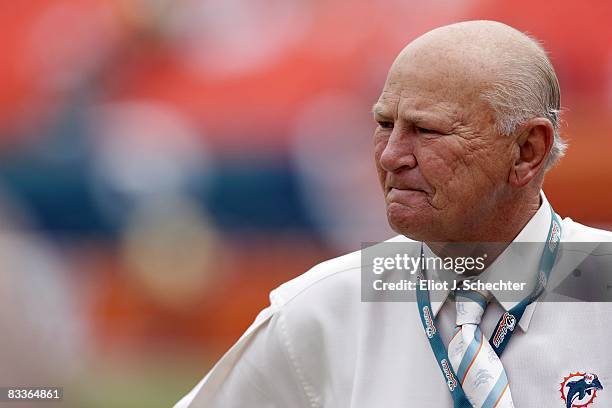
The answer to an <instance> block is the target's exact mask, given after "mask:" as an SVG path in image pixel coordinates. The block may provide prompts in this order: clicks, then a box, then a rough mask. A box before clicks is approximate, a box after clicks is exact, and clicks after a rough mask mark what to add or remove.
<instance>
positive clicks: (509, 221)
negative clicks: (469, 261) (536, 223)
mask: <svg viewBox="0 0 612 408" xmlns="http://www.w3.org/2000/svg"><path fill="white" fill-rule="evenodd" d="M541 204H542V200H541V197H540V194H539V190H538V193H537V195H533V196H530V197H528V198H525V197H521V198H520V199H518V198H517V199H515V200H509V201H507V202H506V203H504V204H503V205H499V206H498V207H496V208H495V211H494V212H492V213H491V214H490V216H489V217H488V219H487V220H482V221H483V222H481V223H479V225H478V228H474V229H472V230H471V231H470V234H468V235H465V236H464V239H461V240H457V239H454V240H447V241H446V242H443V241H437V242H430V241H427V242H426V244H427V246H428V247H429V248H430V249H431V250H432V251H433V252H434V253H435V254H436V255H438V256H440V257H447V256H450V257H458V256H472V255H474V254H476V253H480V254H482V253H483V252H486V253H487V254H488V255H489V257H488V258H489V261H490V262H493V261H494V260H495V259H496V258H497V256H498V255H499V254H501V253H502V252H503V251H504V250H505V249H506V247H507V246H508V245H510V243H511V242H512V241H513V240H514V239H515V238H516V237H517V235H518V234H519V233H520V232H521V231H522V230H523V229H524V228H525V226H526V225H527V223H529V221H530V220H531V218H533V216H534V215H535V214H536V213H537V211H538V209H539V208H540V205H541Z"/></svg>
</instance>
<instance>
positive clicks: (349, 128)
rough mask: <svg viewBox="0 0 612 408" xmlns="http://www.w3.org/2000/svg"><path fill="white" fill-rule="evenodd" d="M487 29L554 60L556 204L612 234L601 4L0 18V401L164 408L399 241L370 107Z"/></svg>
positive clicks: (608, 73) (59, 2) (340, 4)
mask: <svg viewBox="0 0 612 408" xmlns="http://www.w3.org/2000/svg"><path fill="white" fill-rule="evenodd" d="M475 18H489V19H496V20H500V21H503V22H506V23H509V24H511V25H514V26H515V27H517V28H519V29H521V30H524V31H528V32H529V33H531V34H533V35H535V36H536V37H538V38H539V39H541V40H542V41H543V43H544V45H545V46H546V48H547V49H548V50H549V51H550V55H551V58H552V60H553V63H554V64H555V66H556V68H557V72H558V75H559V77H560V81H561V86H562V93H563V96H562V99H563V106H564V107H565V116H564V118H565V122H566V124H565V125H564V128H563V134H564V135H565V136H566V138H568V139H569V141H570V149H569V152H568V155H567V157H566V158H565V159H564V160H563V162H562V164H561V165H560V166H559V167H558V168H556V169H555V170H554V171H552V173H551V174H550V175H549V177H548V180H547V183H546V192H547V194H548V196H549V199H550V200H551V202H552V203H553V204H554V205H555V207H556V209H557V211H558V212H559V213H561V214H563V215H565V216H567V215H571V216H572V218H574V219H575V220H578V221H580V222H583V223H586V224H589V225H594V226H602V227H612V213H611V211H610V206H611V204H612V192H611V190H610V186H611V185H612V184H611V182H612V161H611V160H610V152H612V138H611V137H610V132H611V130H612V36H611V34H612V28H611V26H610V21H612V3H611V2H609V1H607V0H600V1H591V2H587V3H579V2H569V1H568V2H535V1H531V0H517V1H513V2H505V1H486V0H453V1H446V0H437V1H426V0H412V1H406V0H388V1H383V2H369V1H349V0H326V1H322V0H318V1H317V0H308V1H306V0H300V1H280V0H276V1H274V0H183V1H171V0H148V1H146V0H129V1H126V0H83V1H79V0H70V1H67V0H50V1H42V0H19V1H12V2H9V1H4V2H3V3H2V5H0V25H1V26H2V35H1V36H0V51H1V53H0V55H1V58H2V63H1V64H0V280H1V282H2V284H0V323H1V324H2V334H1V336H0V344H1V345H2V347H1V348H0V361H2V365H1V366H2V368H1V369H0V384H1V385H6V386H9V385H41V384H45V385H63V386H64V387H65V388H66V392H65V394H66V404H65V405H67V406H74V407H88V408H97V407H116V408H120V407H149V408H155V407H168V406H171V405H172V403H173V402H175V401H176V400H177V399H179V397H180V396H182V395H183V394H184V393H186V392H187V391H188V390H189V389H190V388H191V387H192V386H193V385H194V384H195V383H196V382H197V381H198V380H199V379H200V378H201V377H202V376H203V375H204V374H205V372H206V371H207V370H208V369H209V368H210V367H211V365H212V364H213V363H214V362H215V361H216V360H217V359H218V358H219V357H220V356H221V355H222V353H223V352H224V351H225V350H226V349H227V348H228V347H229V346H230V345H231V344H232V343H233V342H234V341H235V340H236V339H237V338H238V336H239V335H240V334H241V333H242V331H243V330H244V329H245V328H246V327H247V326H248V325H249V323H250V322H251V321H252V319H253V318H254V317H255V315H256V314H257V312H258V311H259V310H260V309H261V308H263V307H265V306H266V305H267V293H268V292H269V290H270V289H272V288H274V287H275V286H277V285H278V284H279V283H281V282H283V281H286V280H288V279H290V278H292V277H294V276H297V275H299V274H301V273H303V272H304V271H305V270H307V269H308V268H309V267H310V266H312V265H314V264H315V263H317V262H319V261H321V260H323V259H326V258H329V257H332V256H336V255H339V254H341V253H343V252H348V251H352V250H355V249H357V248H359V246H360V243H361V242H364V241H374V240H382V239H385V238H387V237H390V236H391V235H392V233H391V231H390V230H389V229H388V227H387V226H386V222H385V218H384V210H383V202H382V197H381V195H380V194H379V192H378V187H377V185H376V181H375V178H374V168H373V164H372V162H371V160H370V156H371V152H370V150H371V146H370V144H371V140H370V138H371V133H372V130H373V127H374V125H373V123H372V120H371V117H370V113H369V110H370V107H371V105H372V103H373V102H374V101H375V100H376V98H377V97H378V93H379V91H380V88H381V86H382V84H383V82H384V79H385V75H386V71H387V69H388V67H389V65H390V64H391V62H392V60H393V58H394V56H395V55H396V54H397V52H398V51H399V50H400V49H401V48H402V47H403V45H404V44H405V43H406V42H407V41H409V40H411V39H412V38H414V37H415V36H416V35H417V34H419V33H422V32H424V31H427V30H429V29H431V28H433V27H435V26H438V25H442V24H445V23H449V22H453V21H458V20H463V19H475Z"/></svg>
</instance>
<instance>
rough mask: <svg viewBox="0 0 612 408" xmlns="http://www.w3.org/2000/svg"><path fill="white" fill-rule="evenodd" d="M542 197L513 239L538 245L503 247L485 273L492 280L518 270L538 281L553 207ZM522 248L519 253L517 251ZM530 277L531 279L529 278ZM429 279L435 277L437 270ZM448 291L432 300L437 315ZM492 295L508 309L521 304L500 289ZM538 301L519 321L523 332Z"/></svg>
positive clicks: (426, 250) (427, 251) (426, 251)
mask: <svg viewBox="0 0 612 408" xmlns="http://www.w3.org/2000/svg"><path fill="white" fill-rule="evenodd" d="M540 198H541V203H540V208H539V209H538V211H536V213H535V214H534V215H533V217H531V219H530V220H529V222H527V225H525V227H523V229H522V230H521V231H520V232H519V234H518V235H517V236H516V238H515V239H514V241H513V242H534V243H537V244H534V245H524V246H520V247H519V246H512V245H511V246H509V247H508V248H506V250H504V252H503V253H502V254H501V255H500V256H499V257H498V258H497V259H496V260H495V262H493V264H492V265H490V266H489V267H488V268H487V270H486V273H487V275H488V277H489V278H488V280H489V281H496V280H499V279H504V278H505V279H504V280H507V279H508V277H509V276H515V275H514V274H516V273H520V272H517V271H522V274H521V276H520V277H521V278H522V279H520V281H526V282H531V281H533V283H535V276H536V275H537V273H538V268H539V260H540V257H541V256H542V252H543V250H544V243H545V242H546V237H547V236H548V229H549V226H550V218H551V208H550V205H549V203H548V200H547V199H546V196H545V195H544V192H543V191H540ZM519 250H520V255H519V254H517V253H516V252H518V251H519ZM423 251H424V255H425V256H426V257H430V256H436V255H435V254H434V253H433V252H432V251H431V249H430V248H429V247H428V246H427V245H424V248H423ZM508 269H511V270H512V271H509V270H508ZM528 277H531V278H529V279H528ZM428 278H429V279H434V280H435V279H436V276H435V273H434V274H432V276H431V277H428ZM517 281H519V280H517ZM449 293H450V289H447V290H445V291H437V296H436V297H437V299H440V300H439V301H432V302H431V309H432V312H433V314H434V316H437V314H438V311H439V310H440V309H441V308H442V305H443V304H444V302H445V301H446V299H447V298H448V295H449ZM491 294H492V295H493V298H495V300H497V301H498V303H499V304H500V305H501V306H502V307H503V308H504V310H506V311H508V310H510V309H512V308H513V307H514V306H516V305H517V304H518V303H519V302H518V301H503V300H500V298H501V296H500V295H501V292H498V291H491ZM536 304H537V301H534V302H533V303H531V304H530V305H529V306H527V308H526V309H525V312H524V313H523V317H522V318H521V320H520V321H519V326H520V327H521V329H522V330H523V331H527V329H528V328H529V323H530V322H531V317H532V316H533V312H534V311H535V307H536Z"/></svg>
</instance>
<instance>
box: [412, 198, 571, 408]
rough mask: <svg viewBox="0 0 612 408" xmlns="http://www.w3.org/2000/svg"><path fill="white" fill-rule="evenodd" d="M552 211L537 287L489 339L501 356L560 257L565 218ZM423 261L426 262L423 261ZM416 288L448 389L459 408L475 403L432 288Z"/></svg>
mask: <svg viewBox="0 0 612 408" xmlns="http://www.w3.org/2000/svg"><path fill="white" fill-rule="evenodd" d="M550 211H551V214H552V217H551V220H550V227H549V229H548V237H547V238H546V244H545V245H544V253H543V254H542V257H541V258H540V266H539V271H538V281H537V283H536V287H535V288H534V290H533V291H532V292H531V294H530V295H529V296H527V297H526V298H525V299H523V300H522V301H521V302H519V304H517V305H516V306H514V307H513V308H512V309H510V310H509V311H507V312H505V313H504V314H503V315H502V316H501V318H500V319H499V322H497V326H496V327H497V328H496V329H495V330H494V331H493V334H492V335H491V338H490V339H489V343H490V344H491V346H492V347H493V350H495V352H496V353H497V355H498V356H501V355H502V353H503V352H504V350H505V348H506V345H507V344H508V342H509V341H510V338H511V337H512V334H514V328H515V327H516V325H517V324H518V322H519V321H520V320H521V317H523V313H525V309H526V308H527V306H529V305H530V304H531V303H533V302H534V301H535V300H536V299H537V298H538V297H540V295H541V294H542V292H544V289H545V288H546V283H547V282H548V277H549V276H550V271H551V270H552V267H553V265H554V263H555V259H556V258H557V254H558V252H559V242H560V240H561V222H560V220H559V217H558V216H557V214H555V212H554V211H553V209H552V207H551V209H550ZM423 257H424V255H423V246H421V258H422V259H423ZM421 264H422V265H424V264H423V263H422V262H421ZM426 272H427V270H425V269H423V270H422V271H421V273H420V274H419V275H418V279H419V281H420V280H422V279H425V274H426ZM416 289H417V290H416V292H417V304H418V306H419V315H420V316H421V322H422V323H423V328H424V330H425V334H426V335H427V338H428V339H429V344H430V345H431V349H432V350H433V353H434V355H435V356H436V360H437V362H438V366H439V367H440V370H441V371H442V375H443V376H444V378H445V380H446V385H447V386H448V389H449V390H450V393H451V395H452V397H453V401H454V402H455V408H472V404H471V403H470V402H469V400H468V399H467V397H466V395H465V393H464V392H463V388H461V384H459V382H458V381H457V374H456V373H455V371H454V370H453V368H452V366H451V364H450V360H449V358H448V352H447V350H446V347H444V343H442V338H441V337H440V333H439V332H438V329H437V328H436V325H435V323H434V319H433V312H432V309H431V301H430V298H429V291H428V290H420V285H416Z"/></svg>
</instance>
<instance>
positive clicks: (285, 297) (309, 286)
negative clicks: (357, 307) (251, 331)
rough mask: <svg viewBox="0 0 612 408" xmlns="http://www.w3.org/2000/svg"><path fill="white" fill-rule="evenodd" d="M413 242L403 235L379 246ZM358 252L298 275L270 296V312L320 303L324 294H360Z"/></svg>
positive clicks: (334, 259)
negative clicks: (314, 299)
mask: <svg viewBox="0 0 612 408" xmlns="http://www.w3.org/2000/svg"><path fill="white" fill-rule="evenodd" d="M389 242H414V241H412V240H411V239H409V238H406V237H405V236H403V235H398V236H395V237H393V238H391V239H388V240H386V241H384V242H383V243H380V244H376V245H384V243H389ZM361 254H362V251H361V250H357V251H354V252H351V253H348V254H345V255H342V256H339V257H336V258H332V259H329V260H326V261H323V262H321V263H319V264H317V265H315V266H314V267H312V268H311V269H309V270H308V271H307V272H305V273H303V274H302V275H300V276H298V277H296V278H294V279H291V280H289V281H287V282H285V283H283V284H282V285H280V286H279V287H277V288H276V289H274V290H272V291H271V292H270V304H271V306H272V309H273V310H274V309H278V308H283V307H285V306H287V305H288V304H292V303H296V302H297V303H301V302H300V301H301V300H302V299H303V298H308V299H309V300H311V299H313V297H314V298H316V299H318V300H321V301H322V300H324V298H325V295H326V294H330V295H331V294H332V293H329V292H330V291H331V292H335V291H338V292H337V293H335V294H333V295H334V296H333V297H334V298H337V297H338V295H342V294H348V292H350V291H351V290H355V289H356V290H358V291H359V290H360V277H361V274H360V269H361Z"/></svg>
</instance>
